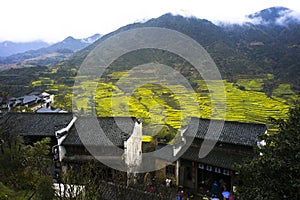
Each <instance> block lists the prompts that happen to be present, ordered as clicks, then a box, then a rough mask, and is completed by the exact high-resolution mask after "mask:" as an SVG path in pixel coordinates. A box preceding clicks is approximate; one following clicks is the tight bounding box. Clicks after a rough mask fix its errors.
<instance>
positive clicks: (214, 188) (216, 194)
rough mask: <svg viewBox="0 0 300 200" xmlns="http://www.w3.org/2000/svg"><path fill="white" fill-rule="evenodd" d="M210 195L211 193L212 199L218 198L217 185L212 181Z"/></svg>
mask: <svg viewBox="0 0 300 200" xmlns="http://www.w3.org/2000/svg"><path fill="white" fill-rule="evenodd" d="M211 193H212V197H217V196H218V183H217V181H214V183H213V184H212V186H211Z"/></svg>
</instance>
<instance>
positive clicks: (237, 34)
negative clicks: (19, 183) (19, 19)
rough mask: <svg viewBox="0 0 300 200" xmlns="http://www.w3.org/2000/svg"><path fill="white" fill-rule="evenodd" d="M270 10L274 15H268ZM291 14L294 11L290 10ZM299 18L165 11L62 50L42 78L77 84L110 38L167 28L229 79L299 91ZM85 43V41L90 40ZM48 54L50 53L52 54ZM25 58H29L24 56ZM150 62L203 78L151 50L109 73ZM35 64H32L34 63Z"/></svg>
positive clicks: (120, 61) (179, 61)
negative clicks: (234, 18)
mask: <svg viewBox="0 0 300 200" xmlns="http://www.w3.org/2000/svg"><path fill="white" fill-rule="evenodd" d="M274 10H275V11H276V12H275V11H274ZM285 11H287V10H286V9H284V8H269V9H265V10H262V11H260V12H257V13H254V14H251V15H249V16H251V17H252V18H253V19H254V18H255V17H259V18H263V19H264V20H269V21H271V22H274V21H276V19H277V18H278V17H280V16H278V13H281V14H282V13H285ZM265 13H270V15H269V17H268V15H267V14H265ZM274 13H275V14H274ZM276 13H277V14H276ZM290 13H294V12H293V11H291V12H290ZM289 15H290V14H289ZM293 16H294V15H293ZM272 17H273V18H272ZM281 17H282V15H281ZM275 18H276V19H275ZM296 19H297V18H295V19H294V21H292V20H289V24H288V25H286V24H282V23H280V24H278V23H249V22H248V23H244V24H241V25H240V24H229V25H228V24H227V25H224V24H223V25H216V24H213V23H212V22H210V21H208V20H205V19H198V18H195V17H188V18H187V17H183V16H178V15H172V14H165V15H162V16H160V17H158V18H155V19H151V20H148V21H146V22H143V23H134V24H129V25H126V26H124V27H121V28H119V29H118V30H116V31H114V32H111V33H109V34H107V35H104V36H102V37H101V38H99V39H98V40H96V41H95V42H94V43H92V44H91V45H89V44H88V43H87V44H86V45H87V46H86V47H85V48H83V49H81V50H78V51H76V52H75V53H73V54H72V53H71V52H68V51H69V49H65V50H66V53H65V54H64V53H63V52H61V53H60V54H59V55H61V56H64V57H63V58H60V59H58V60H57V61H56V62H54V63H56V64H55V65H53V66H52V67H53V69H55V70H54V71H55V73H49V74H50V75H48V74H42V75H40V76H42V77H44V78H51V79H53V82H54V83H57V84H63V85H70V86H72V85H73V84H74V76H75V75H76V69H78V67H79V66H80V65H81V63H82V61H83V60H84V59H85V57H86V56H87V55H88V54H89V53H90V52H91V50H92V49H94V48H95V47H96V46H97V45H99V44H100V43H101V42H103V41H104V40H105V39H107V38H109V37H111V36H112V35H115V34H117V33H119V32H122V31H126V30H129V29H133V28H138V27H163V28H169V29H172V30H176V31H179V32H182V33H184V34H186V35H187V36H189V37H191V38H193V39H194V40H196V41H197V42H199V43H200V44H201V45H202V46H203V47H204V48H205V49H206V51H207V52H208V53H209V54H210V56H211V57H212V58H213V60H214V61H215V63H216V65H217V67H218V69H219V71H220V73H221V75H222V77H223V79H224V80H228V81H230V82H233V83H235V82H237V81H238V80H239V79H240V78H246V79H247V78H248V79H255V78H261V77H274V78H272V79H268V80H267V81H264V82H263V83H262V89H261V90H262V91H264V92H266V93H267V94H270V93H272V91H273V90H275V89H276V88H278V86H279V85H280V84H282V83H285V84H291V86H292V89H293V91H294V92H298V93H300V79H299V76H300V67H299V66H300V24H299V23H298V22H297V20H296ZM96 38H97V37H96ZM74 40H76V39H74V38H71V37H69V38H66V39H65V40H64V41H62V42H61V43H60V44H56V47H58V46H59V47H60V50H63V49H61V45H62V44H68V43H69V42H70V41H74ZM84 41H85V42H86V40H84ZM49 48H50V49H51V48H53V47H48V48H44V49H41V50H40V51H38V52H41V51H46V50H45V49H49ZM55 49H56V53H57V51H58V50H57V48H53V50H55ZM53 50H52V52H53ZM32 52H36V51H32ZM32 52H28V56H32V54H33V53H32ZM49 52H51V51H49ZM49 52H48V54H47V55H49ZM72 52H73V51H72ZM22 56H23V58H24V54H23V55H22ZM48 59H49V58H48ZM0 62H1V61H0ZM147 62H158V63H161V64H166V65H168V66H173V67H174V68H176V70H179V71H180V73H181V74H183V75H184V76H185V77H186V78H187V79H188V80H190V81H191V82H193V81H194V82H195V81H197V80H199V79H200V78H201V76H200V75H199V74H195V73H194V72H195V70H193V68H192V67H191V66H190V65H189V64H188V63H186V62H184V60H183V59H182V58H180V57H179V56H176V55H173V54H171V53H168V52H162V51H159V50H156V51H153V50H151V49H150V50H149V49H148V50H147V49H146V50H140V51H138V52H131V53H128V54H126V55H124V56H121V57H120V58H119V59H117V60H116V61H115V62H114V63H112V65H111V67H110V68H109V69H108V72H107V73H111V72H114V71H122V70H126V69H128V67H130V66H137V65H139V64H144V63H147ZM182 63H183V64H182ZM33 64H34V63H33ZM33 64H32V65H31V66H34V65H33ZM35 64H36V63H35ZM13 73H15V72H13ZM50 76H51V77H50ZM106 78H107V77H106ZM32 81H34V80H32ZM3 84H4V83H3Z"/></svg>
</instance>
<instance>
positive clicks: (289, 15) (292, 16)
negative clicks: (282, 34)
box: [247, 7, 300, 25]
mask: <svg viewBox="0 0 300 200" xmlns="http://www.w3.org/2000/svg"><path fill="white" fill-rule="evenodd" d="M298 16H300V14H299V13H298ZM247 18H248V19H250V20H251V21H252V22H253V23H255V24H262V25H269V24H272V25H287V24H290V23H300V19H299V18H297V13H296V12H294V11H293V10H291V9H289V8H286V7H270V8H267V9H264V10H261V11H259V12H256V13H254V14H250V15H248V16H247Z"/></svg>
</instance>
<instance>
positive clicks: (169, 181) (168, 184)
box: [166, 178, 171, 187]
mask: <svg viewBox="0 0 300 200" xmlns="http://www.w3.org/2000/svg"><path fill="white" fill-rule="evenodd" d="M166 186H167V187H171V179H169V178H167V179H166Z"/></svg>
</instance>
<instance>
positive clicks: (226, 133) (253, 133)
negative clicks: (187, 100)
mask: <svg viewBox="0 0 300 200" xmlns="http://www.w3.org/2000/svg"><path fill="white" fill-rule="evenodd" d="M198 120H199V121H198ZM210 122H212V125H213V126H212V127H211V128H212V130H213V131H212V132H211V133H213V134H210V135H208V134H207V131H208V127H209V124H210ZM222 123H224V126H223V128H222V129H221V134H220V136H219V137H217V134H216V133H218V130H219V128H220V127H221V125H222ZM197 125H198V128H197V127H196V126H197ZM196 128H197V130H196ZM194 130H196V131H197V132H196V135H195V138H197V139H204V138H205V137H210V138H212V139H213V140H216V139H215V138H217V139H218V141H219V142H224V143H230V144H237V145H246V146H254V145H256V142H257V138H256V137H257V135H259V134H263V133H265V131H266V130H267V127H266V125H265V124H254V123H242V122H234V121H221V120H210V119H198V118H192V120H191V121H190V123H189V124H188V129H187V131H186V132H185V134H184V135H186V136H191V135H193V134H192V133H193V132H194Z"/></svg>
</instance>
